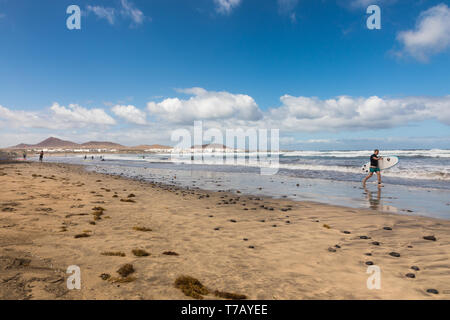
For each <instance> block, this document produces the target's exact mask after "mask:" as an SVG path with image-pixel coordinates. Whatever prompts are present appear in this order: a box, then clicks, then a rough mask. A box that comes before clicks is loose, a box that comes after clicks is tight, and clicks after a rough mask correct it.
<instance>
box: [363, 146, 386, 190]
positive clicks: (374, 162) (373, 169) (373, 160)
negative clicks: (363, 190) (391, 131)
mask: <svg viewBox="0 0 450 320" xmlns="http://www.w3.org/2000/svg"><path fill="white" fill-rule="evenodd" d="M379 153H380V150H378V149H375V150H374V152H373V154H372V155H371V156H370V172H369V174H368V175H367V177H365V178H364V180H363V186H364V187H365V186H366V182H367V180H369V179H370V178H371V177H372V176H373V174H374V173H376V174H377V177H378V187H382V186H383V184H382V183H381V172H380V168H379V166H378V161H379V160H381V159H383V157H380V156H378V154H379Z"/></svg>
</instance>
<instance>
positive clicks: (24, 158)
mask: <svg viewBox="0 0 450 320" xmlns="http://www.w3.org/2000/svg"><path fill="white" fill-rule="evenodd" d="M23 160H27V153H26V152H25V151H24V152H23Z"/></svg>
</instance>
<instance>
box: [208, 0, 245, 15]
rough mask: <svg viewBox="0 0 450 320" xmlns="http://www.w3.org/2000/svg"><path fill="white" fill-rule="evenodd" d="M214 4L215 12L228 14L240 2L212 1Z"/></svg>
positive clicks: (237, 0) (238, 0) (228, 0)
mask: <svg viewBox="0 0 450 320" xmlns="http://www.w3.org/2000/svg"><path fill="white" fill-rule="evenodd" d="M214 2H215V4H216V10H217V12H219V13H222V14H229V13H231V11H232V10H233V9H234V8H236V7H237V6H238V5H239V4H240V3H241V0H214Z"/></svg>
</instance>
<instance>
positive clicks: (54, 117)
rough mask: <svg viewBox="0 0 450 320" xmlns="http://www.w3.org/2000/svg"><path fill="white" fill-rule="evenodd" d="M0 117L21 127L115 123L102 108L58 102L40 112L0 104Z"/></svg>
mask: <svg viewBox="0 0 450 320" xmlns="http://www.w3.org/2000/svg"><path fill="white" fill-rule="evenodd" d="M0 119H3V120H6V121H7V124H8V125H9V126H13V127H21V128H22V127H23V128H47V129H66V128H77V127H86V126H90V125H103V126H108V125H114V124H116V121H115V120H114V119H113V118H111V117H110V116H109V115H108V114H106V112H105V111H104V110H102V109H86V108H84V107H81V106H79V105H76V104H71V105H69V106H68V107H65V106H61V105H59V104H58V103H54V104H53V105H52V106H51V107H50V109H49V110H44V111H40V112H38V111H23V110H11V109H8V108H6V107H3V106H0Z"/></svg>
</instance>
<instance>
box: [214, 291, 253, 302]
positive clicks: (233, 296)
mask: <svg viewBox="0 0 450 320" xmlns="http://www.w3.org/2000/svg"><path fill="white" fill-rule="evenodd" d="M214 295H215V296H216V297H219V298H223V299H228V300H245V299H247V296H246V295H245V294H237V293H230V292H225V291H219V290H216V291H214Z"/></svg>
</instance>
